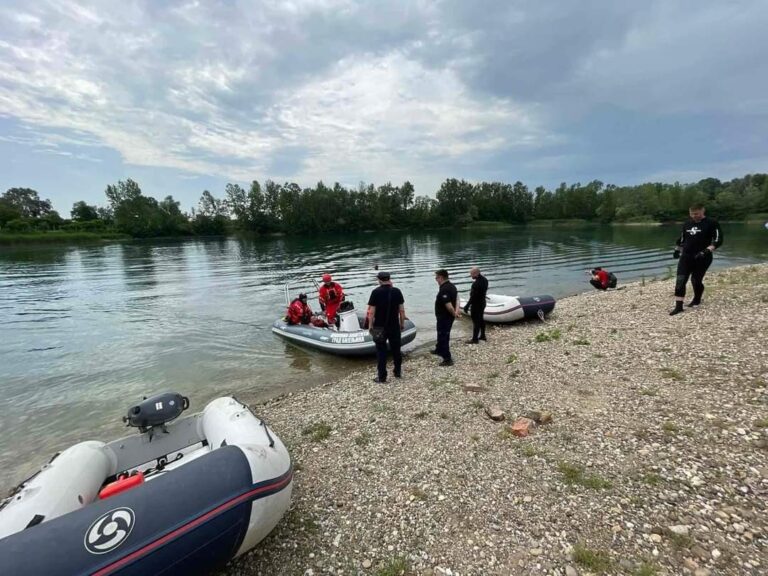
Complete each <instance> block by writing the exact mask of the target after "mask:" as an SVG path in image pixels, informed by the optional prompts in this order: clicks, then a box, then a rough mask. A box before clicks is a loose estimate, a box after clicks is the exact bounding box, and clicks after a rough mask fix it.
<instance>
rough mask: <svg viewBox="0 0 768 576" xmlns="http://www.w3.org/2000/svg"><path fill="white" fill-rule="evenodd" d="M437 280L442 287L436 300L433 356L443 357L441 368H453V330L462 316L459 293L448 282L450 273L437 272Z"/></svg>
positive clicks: (445, 271)
mask: <svg viewBox="0 0 768 576" xmlns="http://www.w3.org/2000/svg"><path fill="white" fill-rule="evenodd" d="M435 280H436V281H437V283H438V284H439V285H440V288H439V289H438V291H437V297H436V298H435V318H436V320H437V346H436V347H435V349H434V350H433V351H432V354H436V355H438V356H441V357H442V359H443V361H442V362H440V366H453V358H452V357H451V328H452V327H453V321H454V320H455V319H456V318H458V317H459V316H461V310H460V309H459V306H458V299H459V293H458V290H456V286H454V285H453V283H451V281H450V280H448V271H447V270H444V269H442V268H441V269H440V270H438V271H437V272H435Z"/></svg>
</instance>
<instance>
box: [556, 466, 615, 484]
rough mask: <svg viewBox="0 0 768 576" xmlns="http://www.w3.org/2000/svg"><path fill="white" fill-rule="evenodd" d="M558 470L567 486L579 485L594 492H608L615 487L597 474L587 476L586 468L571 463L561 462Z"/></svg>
mask: <svg viewBox="0 0 768 576" xmlns="http://www.w3.org/2000/svg"><path fill="white" fill-rule="evenodd" d="M557 468H558V470H559V471H560V473H561V474H562V475H563V481H564V482H565V483H566V484H578V485H579V486H584V487H585V488H591V489H592V490H606V489H608V488H611V487H612V486H613V485H612V484H611V483H610V482H609V481H608V480H605V479H604V478H601V477H600V476H598V475H597V474H585V473H584V468H583V467H582V466H578V465H576V464H571V463H569V462H560V463H559V464H558V465H557Z"/></svg>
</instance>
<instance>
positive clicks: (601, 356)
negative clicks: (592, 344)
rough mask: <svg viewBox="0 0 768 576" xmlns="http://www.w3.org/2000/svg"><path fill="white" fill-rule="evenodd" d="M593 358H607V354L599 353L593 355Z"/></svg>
mask: <svg viewBox="0 0 768 576" xmlns="http://www.w3.org/2000/svg"><path fill="white" fill-rule="evenodd" d="M592 357H593V358H605V354H600V352H597V353H595V354H592Z"/></svg>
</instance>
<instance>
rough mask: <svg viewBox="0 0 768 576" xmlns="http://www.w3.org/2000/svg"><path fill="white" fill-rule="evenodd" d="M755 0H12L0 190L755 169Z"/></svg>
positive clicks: (761, 1)
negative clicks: (129, 181) (128, 180)
mask: <svg viewBox="0 0 768 576" xmlns="http://www.w3.org/2000/svg"><path fill="white" fill-rule="evenodd" d="M767 27H768V2H766V1H765V0H734V1H730V2H722V1H710V0H645V1H644V2H614V1H611V0H580V1H578V2H574V1H573V0H542V1H540V2H530V1H524V0H487V1H483V0H475V1H473V2H468V1H465V0H444V1H432V2H427V1H422V0H410V1H399V0H392V1H389V2H383V1H382V2H364V1H354V0H291V1H288V2H278V1H273V2H256V1H240V0H200V1H197V0H193V1H178V2H177V1H161V0H119V1H110V0H99V1H93V2H90V1H74V0H35V2H29V1H28V0H24V1H21V0H4V1H3V2H2V4H0V191H4V190H6V189H8V188H11V187H29V188H34V189H35V190H37V191H38V192H39V193H40V196H41V197H43V198H50V199H51V200H52V201H53V203H54V207H55V208H57V209H58V210H59V211H60V212H61V213H62V215H64V216H68V213H69V210H70V209H71V206H72V204H73V203H74V202H76V201H78V200H85V201H87V202H88V203H91V204H99V205H102V204H104V203H105V202H106V198H105V196H104V189H105V187H106V186H107V185H108V184H111V183H115V182H117V181H118V180H124V179H126V178H133V179H134V180H136V181H137V182H138V183H139V184H140V185H141V188H142V190H143V192H144V193H145V194H147V195H150V196H155V197H157V198H162V197H164V196H166V195H168V194H171V195H173V196H174V197H175V198H176V199H177V200H180V201H181V203H182V207H183V208H185V209H188V208H189V207H192V206H194V205H196V204H197V201H198V199H199V197H200V194H201V193H202V191H203V190H206V189H207V190H210V191H211V192H212V193H213V194H214V195H215V196H223V194H224V187H225V185H226V184H227V183H228V182H233V183H239V184H241V185H245V186H247V185H248V184H249V183H250V182H251V181H252V180H259V181H260V182H262V183H263V182H264V181H265V180H267V179H272V180H275V181H278V182H284V181H291V182H297V183H298V184H300V185H301V186H313V185H315V184H316V183H317V182H318V181H320V180H322V181H323V182H325V183H326V184H333V183H334V182H340V183H341V184H343V185H345V186H350V187H356V186H357V185H358V183H360V182H366V183H374V184H376V185H379V184H384V183H386V182H392V183H393V184H395V185H398V184H400V183H402V182H403V181H405V180H409V181H411V182H412V183H413V184H414V185H415V187H416V193H417V195H428V196H434V194H435V192H436V191H437V189H438V188H439V186H440V183H441V182H442V181H444V180H445V179H446V178H465V179H467V180H470V181H503V182H514V181H516V180H520V181H522V182H524V183H526V184H527V185H528V186H529V187H531V188H533V187H535V186H538V185H544V186H547V187H554V186H557V185H558V184H559V183H560V182H568V183H569V184H570V183H574V182H582V183H585V182H588V181H591V180H595V179H597V180H601V181H603V182H606V183H614V184H620V185H621V184H637V183H641V182H646V181H663V182H674V181H680V182H692V181H696V180H699V179H701V178H705V177H709V176H714V177H717V178H721V179H723V180H727V179H730V178H734V177H738V176H743V175H744V174H747V173H751V172H752V173H753V172H766V171H768V73H767V72H768V58H766V55H767V54H768V34H766V32H765V31H766V28H767Z"/></svg>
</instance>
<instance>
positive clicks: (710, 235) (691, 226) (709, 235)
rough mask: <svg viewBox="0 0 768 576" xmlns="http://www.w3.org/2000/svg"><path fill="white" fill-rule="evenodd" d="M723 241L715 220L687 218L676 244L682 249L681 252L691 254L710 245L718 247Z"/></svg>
mask: <svg viewBox="0 0 768 576" xmlns="http://www.w3.org/2000/svg"><path fill="white" fill-rule="evenodd" d="M722 243H723V232H722V231H721V230H720V224H718V223H717V220H713V219H711V218H707V217H704V218H703V219H702V220H701V221H700V222H694V221H693V220H688V221H687V222H686V223H685V224H684V225H683V232H682V234H680V238H678V239H677V245H678V246H680V247H681V248H682V249H683V254H686V255H688V256H693V255H695V254H697V253H698V252H701V251H702V250H704V249H705V248H706V247H707V246H709V245H712V246H714V247H715V248H719V247H720V245H721V244H722Z"/></svg>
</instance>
